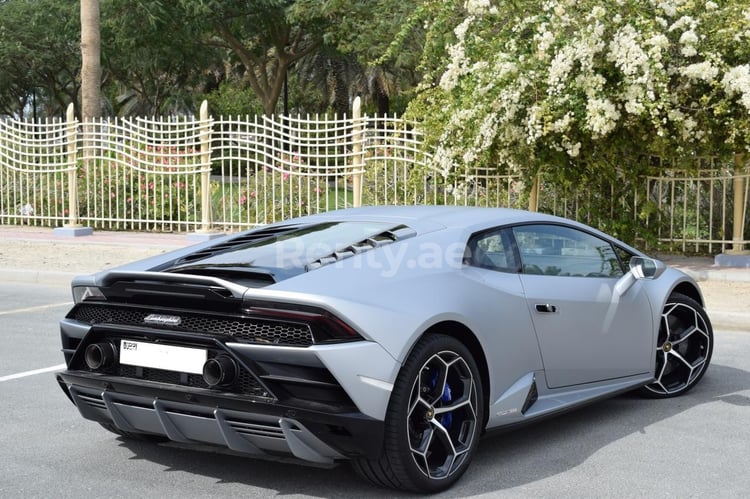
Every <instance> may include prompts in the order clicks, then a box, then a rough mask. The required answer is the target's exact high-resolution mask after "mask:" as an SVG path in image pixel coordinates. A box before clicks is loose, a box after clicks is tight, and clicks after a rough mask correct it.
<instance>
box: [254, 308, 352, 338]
mask: <svg viewBox="0 0 750 499" xmlns="http://www.w3.org/2000/svg"><path fill="white" fill-rule="evenodd" d="M245 312H246V313H247V314H250V315H253V316H258V317H265V318H274V319H278V320H282V321H290V322H292V321H293V322H299V323H304V324H307V325H309V326H310V329H311V331H312V335H313V340H314V341H315V343H316V344H320V343H338V342H342V341H357V340H362V339H363V338H362V336H360V335H359V333H357V331H355V330H354V328H352V327H351V326H350V325H348V324H347V323H346V322H344V321H342V320H341V319H339V318H338V317H336V316H335V315H333V314H332V313H330V312H328V311H327V310H323V309H318V308H315V307H306V306H294V305H289V304H258V303H255V304H253V305H252V306H250V307H249V308H246V309H245Z"/></svg>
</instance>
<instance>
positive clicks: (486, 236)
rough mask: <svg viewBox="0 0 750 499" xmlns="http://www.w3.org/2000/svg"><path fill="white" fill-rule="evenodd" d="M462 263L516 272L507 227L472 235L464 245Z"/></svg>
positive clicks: (516, 267) (516, 268)
mask: <svg viewBox="0 0 750 499" xmlns="http://www.w3.org/2000/svg"><path fill="white" fill-rule="evenodd" d="M464 263H466V264H467V265H471V266H474V267H482V268H485V269H491V270H499V271H501V272H518V264H517V263H516V259H515V256H514V253H513V247H512V245H511V243H510V232H509V229H497V230H492V231H486V232H482V233H480V234H476V235H474V236H472V238H471V239H470V240H469V243H468V244H467V246H466V253H465V254H464Z"/></svg>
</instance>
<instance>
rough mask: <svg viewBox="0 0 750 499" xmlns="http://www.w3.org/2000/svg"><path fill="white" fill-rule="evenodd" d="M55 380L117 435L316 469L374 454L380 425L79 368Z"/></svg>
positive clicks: (352, 415)
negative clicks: (158, 438)
mask: <svg viewBox="0 0 750 499" xmlns="http://www.w3.org/2000/svg"><path fill="white" fill-rule="evenodd" d="M57 379H58V382H59V383H60V386H61V387H62V389H63V390H64V391H65V392H66V393H67V394H68V396H69V397H70V398H71V400H72V401H73V403H74V404H75V405H76V407H77V408H78V410H79V412H80V413H81V415H82V416H83V417H84V418H86V419H89V420H92V421H97V422H101V423H109V424H113V425H114V426H116V427H117V428H119V429H120V430H122V431H125V432H132V433H147V434H153V435H163V436H165V437H167V438H169V439H170V440H172V441H175V442H181V443H186V444H191V443H193V444H211V445H217V446H222V447H226V448H228V449H230V450H232V451H236V452H239V453H243V454H248V455H262V454H276V455H279V454H281V455H291V456H294V457H296V458H299V459H301V460H305V461H311V462H315V463H322V464H327V463H332V462H333V461H335V460H337V459H345V458H351V457H355V456H364V457H370V458H373V457H376V456H378V455H379V454H380V452H381V445H382V441H383V439H382V435H383V422H382V421H378V420H375V419H373V418H371V417H368V416H366V415H363V414H361V413H328V412H320V411H316V410H314V409H305V408H301V407H291V406H285V405H281V404H278V403H275V402H263V401H258V400H248V399H247V398H245V397H241V396H234V395H232V394H211V393H207V391H206V390H200V389H193V388H189V387H175V386H171V385H168V384H163V383H156V382H143V381H140V382H138V383H131V382H129V381H128V380H127V379H123V378H118V377H113V376H107V375H101V374H94V373H90V372H86V371H71V370H68V371H64V372H61V373H59V374H58V375H57Z"/></svg>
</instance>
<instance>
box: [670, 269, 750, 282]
mask: <svg viewBox="0 0 750 499" xmlns="http://www.w3.org/2000/svg"><path fill="white" fill-rule="evenodd" d="M673 268H676V269H677V270H680V271H682V272H684V273H685V274H687V275H689V276H690V277H692V278H693V279H695V280H696V281H698V282H701V281H733V282H750V272H748V271H746V270H745V269H737V268H734V267H729V268H727V269H688V268H684V267H673Z"/></svg>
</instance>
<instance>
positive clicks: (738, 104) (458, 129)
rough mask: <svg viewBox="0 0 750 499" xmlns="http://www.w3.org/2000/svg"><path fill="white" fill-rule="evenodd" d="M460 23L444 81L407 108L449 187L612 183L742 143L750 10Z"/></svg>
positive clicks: (490, 5) (487, 5)
mask: <svg viewBox="0 0 750 499" xmlns="http://www.w3.org/2000/svg"><path fill="white" fill-rule="evenodd" d="M434 4H435V5H436V7H435V8H440V7H439V5H440V2H435V3H434ZM463 11H464V14H465V15H464V17H463V20H462V21H461V22H460V23H459V24H458V25H457V26H456V27H455V30H454V32H455V41H454V43H453V44H452V45H451V46H449V47H447V56H446V60H445V61H444V62H443V68H444V70H443V71H442V74H441V75H440V76H439V78H436V79H435V81H431V82H425V84H424V86H423V88H422V89H421V92H420V95H419V97H418V98H417V99H415V100H414V101H413V102H412V104H411V105H410V108H409V112H410V114H411V115H412V116H414V117H415V118H418V119H420V120H422V122H423V124H424V127H425V133H426V135H427V137H428V139H429V143H430V144H431V145H432V146H433V147H434V150H435V154H434V156H433V167H434V168H435V169H437V170H438V171H439V172H440V173H441V174H443V175H444V176H446V177H450V176H456V178H459V177H460V176H461V175H463V174H465V173H466V172H467V169H468V168H476V167H481V168H498V169H500V170H501V171H507V172H508V173H522V174H524V175H532V174H536V173H537V172H539V171H542V172H543V173H544V174H545V176H546V177H548V178H552V179H553V180H555V179H557V180H559V181H564V180H567V181H569V182H570V181H574V182H581V181H585V175H584V176H583V177H582V173H581V172H586V175H589V176H592V175H604V176H607V177H611V178H613V179H614V178H617V177H618V176H622V175H623V168H624V167H625V166H624V165H629V166H627V167H628V168H631V167H632V165H633V164H638V162H637V161H635V160H636V159H637V158H638V157H641V158H645V157H647V156H651V155H656V156H659V157H661V158H665V159H668V160H670V161H671V162H674V161H679V160H680V159H681V158H682V159H687V158H694V157H695V156H696V155H702V154H710V155H712V156H717V155H719V156H721V155H731V154H733V153H736V152H740V151H744V150H746V149H747V148H748V144H750V121H749V120H748V117H750V4H749V3H748V2H747V1H746V0H745V1H739V0H730V1H722V2H719V1H716V2H712V1H708V2H706V1H700V0H696V1H693V0H609V1H606V0H605V1H602V0H547V1H545V2H543V3H542V4H541V5H540V3H539V2H537V1H530V0H529V1H517V0H516V1H503V0H468V1H466V2H465V4H464V7H463ZM441 18H444V16H443V17H441ZM434 29H439V27H435V28H434ZM623 158H627V159H628V161H622V159H623ZM643 163H644V164H645V163H647V162H646V161H643ZM550 176H551V177H550Z"/></svg>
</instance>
